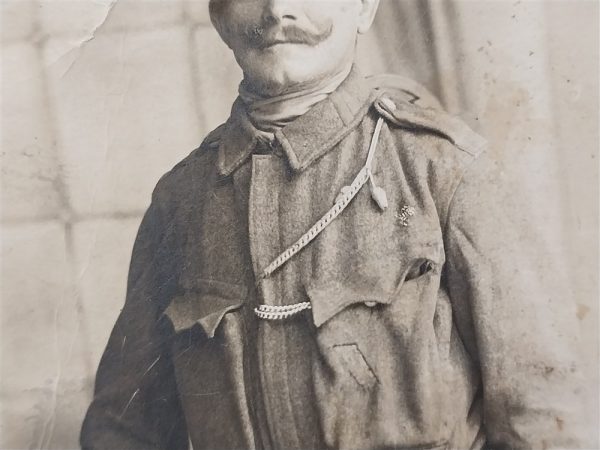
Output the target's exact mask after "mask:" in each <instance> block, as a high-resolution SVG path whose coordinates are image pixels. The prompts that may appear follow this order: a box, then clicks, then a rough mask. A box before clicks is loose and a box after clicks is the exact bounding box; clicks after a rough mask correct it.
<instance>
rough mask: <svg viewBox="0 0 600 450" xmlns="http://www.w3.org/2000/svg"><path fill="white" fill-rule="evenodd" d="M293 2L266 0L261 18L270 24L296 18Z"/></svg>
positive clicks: (287, 0)
mask: <svg viewBox="0 0 600 450" xmlns="http://www.w3.org/2000/svg"><path fill="white" fill-rule="evenodd" d="M293 4H294V2H293V1H290V0H267V1H266V2H265V8H264V11H263V20H264V21H265V22H266V23H270V24H273V23H280V22H283V21H286V20H296V14H294V11H293Z"/></svg>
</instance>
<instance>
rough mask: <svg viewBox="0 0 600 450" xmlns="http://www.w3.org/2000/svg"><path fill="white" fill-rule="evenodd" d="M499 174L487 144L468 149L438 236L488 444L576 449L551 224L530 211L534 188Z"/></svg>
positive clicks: (580, 442) (570, 359) (566, 299)
mask: <svg viewBox="0 0 600 450" xmlns="http://www.w3.org/2000/svg"><path fill="white" fill-rule="evenodd" d="M507 177H508V175H507V174H506V173H505V171H503V170H502V166H501V164H499V163H498V162H494V160H493V159H492V158H491V156H490V155H489V154H488V153H487V152H484V153H482V154H480V155H479V156H478V157H476V159H474V160H473V161H472V162H471V163H470V165H469V167H468V168H467V169H466V171H465V173H464V174H463V177H462V181H461V182H460V184H459V185H458V187H457V189H456V191H455V193H454V196H453V198H452V201H451V203H450V207H449V210H448V211H449V212H448V219H447V222H446V227H445V235H444V240H445V247H446V266H445V275H444V276H445V277H446V283H447V286H448V292H449V294H450V298H451V301H452V304H453V308H454V316H455V321H456V323H457V328H458V330H459V333H460V334H461V337H462V338H463V341H464V342H465V346H466V347H467V350H468V351H469V352H470V353H471V355H473V357H474V359H475V360H476V361H477V362H478V364H479V367H480V371H481V377H482V385H483V405H484V428H485V433H486V436H487V444H488V446H489V447H490V448H510V449H525V448H538V449H541V448H543V449H547V448H585V447H586V444H587V439H589V436H587V437H586V435H585V433H589V431H587V430H588V427H586V426H585V424H584V417H583V416H584V413H583V410H582V406H581V405H582V403H583V402H582V398H581V397H582V389H581V381H582V379H581V376H580V369H579V366H578V359H579V357H578V347H577V340H578V331H577V330H578V328H577V325H576V323H575V309H574V303H573V302H571V298H572V296H571V295H570V292H569V285H568V283H567V282H566V279H565V278H566V277H565V270H564V266H565V260H564V259H562V260H561V256H560V248H559V247H560V245H558V244H559V243H558V242H550V241H549V240H548V239H547V236H546V237H544V233H542V231H543V230H544V227H546V228H548V227H549V226H551V224H546V225H544V224H543V223H541V224H538V225H537V226H536V224H535V222H536V219H535V217H534V216H535V214H529V212H531V211H532V210H530V209H529V208H528V205H530V206H531V205H532V203H530V202H528V201H526V200H525V199H526V198H533V197H534V196H532V195H524V193H523V192H521V193H519V192H518V191H517V188H516V187H515V186H517V184H516V183H515V180H512V182H510V183H509V181H508V180H507ZM509 186H511V188H509ZM511 189H512V192H511ZM537 198H538V199H539V198H540V195H538V196H537ZM543 207H546V206H545V205H544V206H543ZM550 207H559V205H556V204H554V205H550ZM538 209H539V205H538ZM561 263H562V265H563V267H562V270H561V267H560V265H561ZM588 448H591V447H588Z"/></svg>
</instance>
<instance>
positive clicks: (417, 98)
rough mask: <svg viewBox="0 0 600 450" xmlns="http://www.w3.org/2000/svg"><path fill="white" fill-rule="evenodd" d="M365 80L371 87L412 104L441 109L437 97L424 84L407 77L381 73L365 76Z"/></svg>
mask: <svg viewBox="0 0 600 450" xmlns="http://www.w3.org/2000/svg"><path fill="white" fill-rule="evenodd" d="M367 82H368V83H369V85H370V86H371V87H372V88H374V89H376V90H378V91H381V92H385V93H389V94H390V95H393V96H394V97H402V99H403V100H405V101H407V102H408V103H411V104H413V105H420V106H423V107H426V108H435V109H442V105H441V104H440V102H439V101H438V99H437V98H436V97H435V96H434V95H433V94H432V93H431V92H429V91H428V90H427V88H425V86H423V85H422V84H419V83H417V82H416V81H414V80H411V79H410V78H408V77H404V76H402V75H396V74H381V75H373V76H370V77H367Z"/></svg>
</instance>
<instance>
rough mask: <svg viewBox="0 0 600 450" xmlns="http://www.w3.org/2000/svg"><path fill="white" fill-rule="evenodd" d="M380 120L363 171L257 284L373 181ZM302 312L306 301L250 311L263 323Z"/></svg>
mask: <svg viewBox="0 0 600 450" xmlns="http://www.w3.org/2000/svg"><path fill="white" fill-rule="evenodd" d="M383 121H384V120H383V118H381V117H380V118H379V119H378V120H377V124H376V125H375V131H374V132H373V137H372V138H371V144H370V146H369V153H368V155H367V161H366V163H365V165H364V166H363V168H362V169H361V170H360V172H358V174H357V175H356V177H355V178H354V181H352V184H350V186H344V187H343V188H342V190H341V191H340V194H339V195H338V197H337V199H336V201H335V203H334V205H333V206H332V207H331V209H329V211H327V212H326V213H325V214H324V215H323V217H321V218H320V219H319V220H318V221H317V222H316V223H315V224H314V225H313V226H312V227H311V228H310V229H309V230H308V231H307V232H306V233H304V234H303V235H302V236H301V237H300V239H298V240H297V241H296V242H294V243H293V244H292V245H291V246H290V247H288V248H287V249H286V250H285V251H283V252H282V253H281V254H280V255H279V256H278V257H277V258H275V259H274V260H273V262H271V264H269V265H268V266H267V267H266V268H265V269H264V270H263V271H262V273H261V274H260V275H259V277H258V280H257V281H258V282H260V281H262V280H264V279H265V278H268V277H270V276H271V275H272V274H273V273H274V272H275V271H276V270H277V269H279V268H280V267H281V266H283V265H284V264H285V263H287V262H288V261H289V260H290V259H292V258H293V257H294V256H295V255H296V254H298V253H299V252H300V251H301V250H302V249H303V248H304V247H306V246H307V245H308V244H310V243H311V242H312V241H313V240H314V239H315V238H316V237H317V236H318V235H319V234H321V232H322V231H323V230H324V229H325V228H326V227H327V226H328V225H329V224H330V223H331V222H333V220H335V218H336V217H337V216H339V215H340V214H341V213H342V211H344V210H345V209H346V207H347V206H348V205H349V204H350V202H351V201H352V200H353V199H354V197H356V195H357V194H358V192H359V191H360V190H361V188H362V187H363V186H364V185H365V184H366V183H367V181H369V180H371V182H372V183H374V182H373V175H372V173H371V165H372V163H373V156H374V155H375V149H376V148H377V143H378V142H379V135H380V134H381V127H382V126H383ZM306 309H311V305H310V302H302V303H296V304H292V305H284V306H276V305H259V306H258V307H257V308H254V313H255V314H256V315H257V316H258V317H260V318H261V319H265V320H282V319H286V318H288V317H290V316H293V315H295V314H298V313H299V312H301V311H304V310H306Z"/></svg>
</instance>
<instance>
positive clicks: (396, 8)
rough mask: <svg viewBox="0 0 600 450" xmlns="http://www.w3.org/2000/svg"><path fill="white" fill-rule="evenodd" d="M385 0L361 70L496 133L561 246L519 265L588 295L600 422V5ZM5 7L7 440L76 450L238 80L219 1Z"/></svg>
mask: <svg viewBox="0 0 600 450" xmlns="http://www.w3.org/2000/svg"><path fill="white" fill-rule="evenodd" d="M381 2H382V5H381V10H380V13H379V15H378V18H377V21H376V24H375V28H374V30H373V31H372V32H371V33H370V34H368V35H365V36H363V37H362V38H361V40H360V48H359V56H358V60H359V64H360V66H361V68H362V70H363V72H364V73H365V74H371V73H380V72H395V73H400V74H404V75H408V76H410V77H412V78H415V79H417V80H419V81H420V82H421V83H423V84H424V85H425V86H427V87H428V88H429V89H430V90H431V91H433V92H434V93H435V94H437V95H438V96H439V97H440V99H441V100H442V102H443V103H444V105H445V106H446V107H447V108H448V109H449V110H451V111H452V112H455V113H458V114H460V115H461V116H462V117H464V118H465V119H466V120H467V121H468V122H469V123H470V124H471V125H472V126H473V127H474V128H476V129H477V130H479V131H481V132H482V133H484V134H485V135H486V136H487V137H488V138H489V139H490V141H491V143H492V147H493V149H494V151H495V152H497V156H498V158H499V159H500V160H501V161H502V162H503V164H504V166H505V170H506V171H507V173H508V179H510V180H512V182H514V183H517V184H518V185H519V187H520V188H522V193H523V195H522V198H520V199H518V201H523V202H527V204H528V205H529V210H528V211H529V214H530V215H531V217H530V218H527V219H528V220H529V219H533V220H535V221H536V222H535V223H538V224H539V227H538V228H537V229H536V232H535V233H534V234H532V235H528V236H527V238H528V239H534V240H537V241H538V242H539V244H540V245H541V246H544V247H545V248H547V254H548V259H547V261H540V265H539V267H533V268H519V270H533V272H535V271H536V270H539V269H541V270H542V272H543V273H544V280H545V281H544V282H550V283H556V284H557V292H565V291H564V290H562V286H567V288H568V289H569V291H567V293H566V294H565V296H566V298H565V297H560V298H559V299H558V301H571V299H574V304H575V307H576V311H575V313H576V314H577V317H578V318H579V320H580V324H581V333H582V336H583V345H582V355H583V360H584V361H585V362H586V364H587V366H586V371H585V374H586V376H587V379H588V386H589V387H588V389H589V393H590V398H591V400H590V404H589V405H583V406H582V419H581V420H582V421H584V420H587V419H590V423H592V424H593V423H597V418H598V411H597V407H598V406H597V403H596V401H595V400H594V399H597V398H598V392H597V386H598V374H597V362H598V345H597V344H598V336H597V330H598V306H597V302H596V301H597V298H598V285H597V276H598V275H597V274H598V258H597V249H598V3H597V2H596V1H594V0H572V1H567V0H565V1H512V0H495V1H474V0H410V1H409V0H381ZM0 7H1V13H2V28H1V33H2V54H1V56H2V83H1V99H2V148H1V155H2V156H1V158H2V161H1V162H2V168H1V174H2V175H1V202H0V206H1V219H2V235H1V237H2V250H1V252H2V253H1V255H2V256H1V263H2V278H1V291H0V292H1V308H0V320H1V322H0V323H1V353H0V361H1V366H0V374H1V383H0V405H1V411H0V414H1V419H2V421H1V426H2V428H1V438H0V439H1V440H0V448H2V449H38V448H43V449H67V448H77V446H78V444H77V436H78V432H79V427H80V424H81V420H82V418H83V414H84V411H85V409H86V407H87V404H88V402H89V401H90V398H91V393H92V389H93V380H94V372H95V369H96V366H97V364H98V361H99V358H100V355H101V352H102V350H103V348H104V345H105V344H106V340H107V338H108V334H109V332H110V329H111V327H112V325H113V323H114V321H115V319H116V317H117V315H118V313H119V310H120V308H121V307H122V304H123V301H124V292H125V283H126V277H127V266H128V262H129V256H130V252H131V248H132V245H133V239H134V236H135V233H136V230H137V226H138V225H139V222H140V220H141V215H142V213H143V211H144V209H145V208H146V207H147V205H148V203H149V200H150V193H151V191H152V188H153V187H154V185H155V183H156V181H157V180H158V178H159V177H160V176H161V175H162V174H163V173H164V172H166V171H167V170H168V169H169V168H170V167H172V166H173V165H174V164H175V163H176V162H177V161H179V160H180V159H182V158H183V157H184V156H186V155H187V154H188V153H189V152H190V151H191V150H193V149H194V148H195V147H197V146H198V145H199V143H200V142H201V140H202V137H203V136H204V135H205V134H206V133H207V132H208V131H209V130H211V129H212V128H213V127H215V126H216V125H218V124H219V123H220V122H221V121H223V120H224V119H225V118H226V117H227V115H228V112H229V107H230V104H231V102H232V100H233V99H234V98H235V96H236V89H237V84H238V82H239V81H240V78H241V73H240V70H239V69H238V68H237V66H236V64H235V61H234V60H233V57H232V56H231V54H230V53H229V51H228V49H227V48H226V47H225V46H224V44H222V43H221V42H220V41H219V38H218V36H217V34H216V32H215V31H214V30H213V29H212V27H211V25H210V21H209V20H208V17H207V0H195V1H182V0H94V1H92V0H2V1H1V3H0ZM524 219H525V218H515V226H519V224H520V223H521V220H524ZM561 283H562V284H561ZM559 285H560V286H559ZM524 301H527V299H524ZM549 301H556V299H549Z"/></svg>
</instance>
